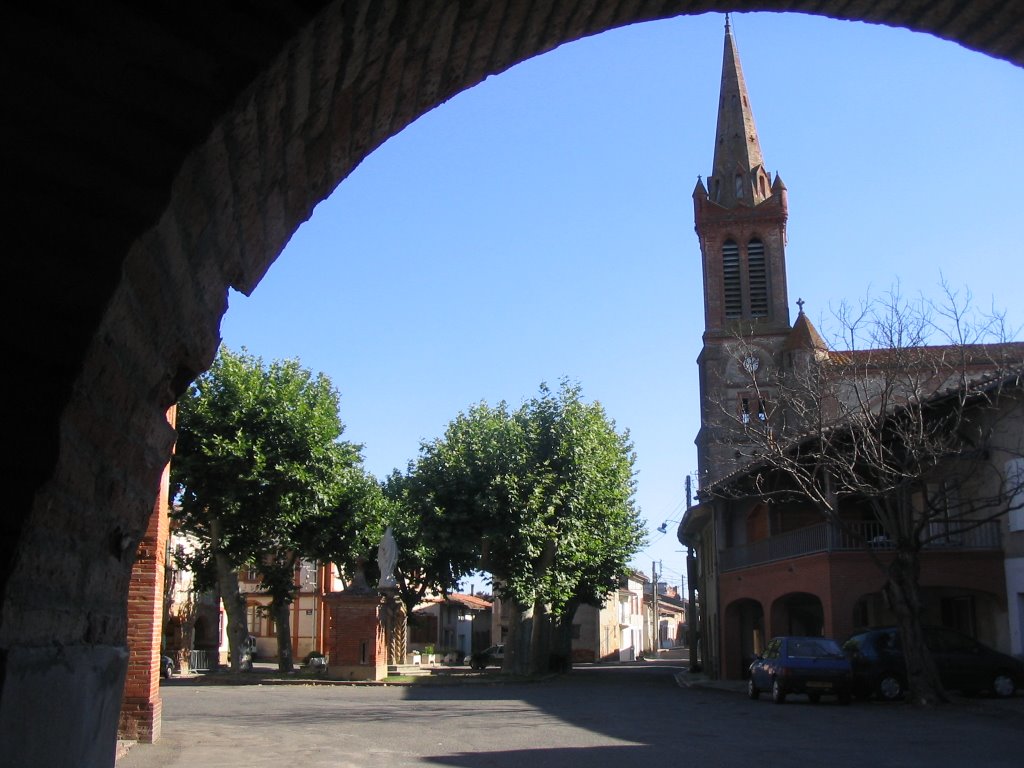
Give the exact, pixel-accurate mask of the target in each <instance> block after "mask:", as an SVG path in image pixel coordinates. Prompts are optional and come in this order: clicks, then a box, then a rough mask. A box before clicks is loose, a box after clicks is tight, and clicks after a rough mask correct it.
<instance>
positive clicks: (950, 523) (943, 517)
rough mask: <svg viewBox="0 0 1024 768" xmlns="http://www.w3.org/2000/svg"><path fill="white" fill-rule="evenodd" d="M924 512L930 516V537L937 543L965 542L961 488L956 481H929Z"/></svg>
mask: <svg viewBox="0 0 1024 768" xmlns="http://www.w3.org/2000/svg"><path fill="white" fill-rule="evenodd" d="M926 493H927V495H928V498H927V500H926V501H925V509H924V513H925V515H927V516H928V517H929V522H928V538H929V541H930V542H931V543H933V544H937V545H940V546H941V545H943V544H946V545H959V544H961V543H963V533H962V528H963V526H962V525H961V523H960V518H961V517H962V516H963V511H962V510H961V509H960V489H959V488H958V487H957V486H956V484H955V483H951V482H949V481H943V482H941V483H937V484H931V483H929V484H928V486H927V488H926Z"/></svg>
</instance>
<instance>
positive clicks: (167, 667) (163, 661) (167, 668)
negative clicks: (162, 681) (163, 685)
mask: <svg viewBox="0 0 1024 768" xmlns="http://www.w3.org/2000/svg"><path fill="white" fill-rule="evenodd" d="M173 674H174V659H172V658H171V657H170V656H161V657H160V676H161V677H165V678H169V677H170V676H171V675H173Z"/></svg>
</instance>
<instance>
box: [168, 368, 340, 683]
mask: <svg viewBox="0 0 1024 768" xmlns="http://www.w3.org/2000/svg"><path fill="white" fill-rule="evenodd" d="M177 426H178V444H177V448H176V453H175V458H174V461H173V462H172V465H171V479H172V483H173V485H174V488H175V492H176V495H177V502H178V509H177V512H176V513H175V516H176V517H177V519H178V520H179V521H180V523H181V525H182V526H183V528H184V529H185V530H186V531H187V532H189V533H191V534H193V535H194V536H195V537H196V538H197V539H198V540H199V541H200V542H201V545H202V546H201V553H200V555H199V559H200V560H206V561H209V562H212V563H213V564H214V567H215V573H216V581H217V585H218V589H219V592H220V596H221V599H222V600H223V601H224V606H225V611H226V613H227V620H228V642H229V647H230V651H231V668H232V670H235V671H237V670H238V669H240V649H241V646H242V642H243V640H244V638H245V637H246V635H247V634H248V628H247V626H246V617H245V599H244V597H242V596H241V595H240V594H239V591H238V581H237V570H238V569H239V568H240V567H243V566H248V567H252V568H255V569H256V570H257V571H258V572H259V574H260V578H261V586H262V588H263V589H264V590H265V591H266V592H267V593H269V594H270V596H271V608H270V610H271V613H272V615H273V616H274V618H275V620H276V625H277V633H278V654H279V666H280V668H281V669H282V670H285V671H288V670H290V669H291V668H292V656H291V641H290V632H289V610H288V607H289V605H290V603H291V602H292V600H293V599H294V596H295V585H294V573H295V565H296V562H297V559H298V558H299V557H300V556H301V555H302V554H303V552H302V548H303V546H304V544H305V542H304V540H303V539H304V536H305V533H306V532H307V531H308V526H309V525H310V521H312V520H322V519H326V518H327V517H328V515H329V513H330V511H331V510H332V509H334V508H335V507H336V505H337V502H338V499H339V498H340V497H341V495H342V494H343V493H344V490H345V476H346V472H347V471H348V470H350V469H351V468H352V467H354V466H356V465H357V464H358V463H359V461H360V455H359V447H358V446H355V445H353V444H351V443H346V442H342V441H341V440H340V437H341V434H342V432H343V430H344V425H343V424H342V422H341V420H340V418H339V416H338V394H337V392H336V391H335V390H334V388H333V387H332V385H331V382H330V380H329V379H328V378H327V377H326V376H324V375H323V374H318V375H313V374H312V373H311V372H310V371H308V370H306V369H304V368H302V366H301V365H300V364H299V362H298V361H296V360H285V361H275V362H273V363H271V364H270V365H269V366H265V365H264V364H263V361H262V360H261V359H260V358H258V357H254V356H251V355H249V354H248V353H246V352H245V351H244V350H243V351H242V352H240V353H234V352H232V351H230V350H228V349H226V348H222V349H221V351H220V354H219V355H218V356H217V359H216V360H215V361H214V364H213V366H212V367H211V368H210V370H209V371H208V372H207V373H205V374H203V375H202V376H200V377H199V379H197V380H196V382H195V383H194V384H193V385H192V386H191V387H190V388H189V390H188V392H187V393H186V394H185V395H184V396H183V397H182V399H181V400H180V401H179V403H178V424H177Z"/></svg>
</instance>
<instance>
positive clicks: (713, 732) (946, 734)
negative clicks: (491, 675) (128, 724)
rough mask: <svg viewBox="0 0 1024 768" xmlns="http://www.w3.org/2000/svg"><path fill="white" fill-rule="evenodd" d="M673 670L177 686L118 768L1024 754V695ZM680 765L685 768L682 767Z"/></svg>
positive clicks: (957, 758)
mask: <svg viewBox="0 0 1024 768" xmlns="http://www.w3.org/2000/svg"><path fill="white" fill-rule="evenodd" d="M680 669H681V668H680V667H679V666H676V665H673V664H666V663H663V662H656V663H648V664H637V665H630V666H612V667H594V668H581V669H578V670H576V671H574V672H573V673H572V674H571V675H568V676H565V677H561V678H556V679H552V680H548V681H545V682H539V683H529V684H500V683H499V684H462V685H444V686H440V685H427V686H410V687H405V686H386V687H379V686H377V687H354V686H314V685H303V686H294V685H287V686H280V685H259V686H252V685H247V686H214V685H196V684H192V683H191V681H187V680H175V681H172V682H171V684H169V685H166V686H164V688H163V696H164V721H163V738H162V739H161V740H160V741H159V742H158V743H156V744H154V745H145V744H138V745H135V746H134V747H132V748H131V749H130V751H129V752H128V754H127V755H126V756H124V757H123V758H121V759H120V760H119V761H118V763H117V768H171V767H175V768H176V767H178V766H181V767H182V768H184V767H185V766H187V767H188V768H195V766H221V767H223V768H234V767H235V766H237V767H238V768H259V767H260V766H271V765H273V766H275V767H276V768H277V767H279V766H281V765H301V766H302V767H303V768H319V767H320V766H332V768H342V767H346V766H375V767H376V768H393V767H394V766H467V768H468V767H470V766H472V767H473V768H478V767H480V766H498V767H501V768H548V767H553V766H577V765H578V766H587V768H603V767H604V766H608V767H609V768H610V767H611V766H614V767H615V768H622V767H623V766H650V765H658V764H661V765H665V764H673V765H679V764H687V763H690V762H695V763H697V764H700V765H704V766H743V768H749V766H750V765H752V764H754V765H756V764H765V765H770V766H773V768H774V767H775V766H801V767H802V768H805V767H806V766H808V765H814V764H826V765H829V766H830V768H847V767H849V768H853V767H854V766H856V768H863V766H865V765H871V766H872V767H873V768H888V767H892V768H898V767H902V766H919V765H928V766H930V767H941V766H970V767H971V768H974V767H975V766H993V767H995V766H1006V767H1007V768H1010V767H1011V766H1012V767H1013V768H1019V766H1020V765H1021V764H1022V757H1021V756H1022V755H1024V697H1022V696H1021V695H1020V694H1018V695H1017V697H1016V698H1014V699H1012V700H1008V701H1005V700H993V699H961V700H960V701H959V703H958V704H956V705H954V706H950V707H944V708H941V709H939V710H935V711H928V712H920V711H916V710H914V709H912V708H910V707H908V706H905V705H902V704H895V705H893V704H889V705H887V704H880V703H866V702H861V703H856V702H855V703H854V704H853V705H851V706H848V707H843V706H840V705H839V704H836V703H833V702H831V701H830V700H828V699H826V700H825V701H823V702H822V703H821V704H817V705H812V704H810V703H808V702H807V700H806V699H805V698H804V697H801V696H796V697H793V698H792V699H790V700H788V701H787V702H786V703H785V704H783V705H782V706H778V705H775V704H772V703H771V702H770V701H768V699H767V698H766V697H763V698H762V700H761V701H756V702H755V701H750V700H749V699H747V697H746V696H745V695H744V694H743V693H742V692H740V691H739V690H738V688H737V687H736V686H733V688H732V689H714V688H700V687H692V688H684V687H680V686H679V685H678V684H677V682H676V679H675V677H674V673H675V672H678V671H680ZM668 761H671V762H668Z"/></svg>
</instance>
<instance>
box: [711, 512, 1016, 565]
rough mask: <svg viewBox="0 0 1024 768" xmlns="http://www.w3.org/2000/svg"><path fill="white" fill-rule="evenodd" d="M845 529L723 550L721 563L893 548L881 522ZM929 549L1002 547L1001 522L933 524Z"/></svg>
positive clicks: (822, 527)
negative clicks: (963, 525)
mask: <svg viewBox="0 0 1024 768" xmlns="http://www.w3.org/2000/svg"><path fill="white" fill-rule="evenodd" d="M849 527H850V531H849V532H848V531H845V530H842V529H839V528H837V527H835V526H833V525H832V524H830V523H820V524H818V525H812V526H809V527H807V528H800V529H798V530H795V531H789V532H787V533H782V534H779V535H777V536H772V537H771V538H768V539H762V540H761V541H755V542H753V543H752V544H743V545H741V546H738V547H731V548H729V549H726V550H723V551H722V553H721V557H720V560H719V566H720V568H721V570H723V571H733V570H736V569H737V568H748V567H750V566H752V565H760V564H762V563H771V562H774V561H777V560H788V559H790V558H793V557H800V556H802V555H813V554H817V553H819V552H849V551H856V550H863V549H864V546H865V544H864V543H865V542H869V544H868V546H870V547H871V548H872V549H881V550H885V549H892V542H891V541H890V540H889V537H888V536H886V535H885V530H884V529H883V528H882V526H881V525H880V524H879V523H850V524H849ZM928 538H929V541H928V542H927V543H926V544H925V548H926V549H957V550H963V549H999V548H1000V540H999V523H998V521H995V520H991V521H988V522H985V523H982V524H981V525H979V526H977V527H973V528H966V529H962V528H960V527H959V526H957V525H956V524H945V523H933V524H932V526H931V528H930V530H929V534H928Z"/></svg>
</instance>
